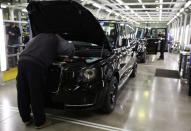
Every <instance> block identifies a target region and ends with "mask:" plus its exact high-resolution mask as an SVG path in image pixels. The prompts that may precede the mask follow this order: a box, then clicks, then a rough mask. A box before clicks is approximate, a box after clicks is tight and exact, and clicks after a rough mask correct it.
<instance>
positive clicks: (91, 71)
mask: <svg viewBox="0 0 191 131" xmlns="http://www.w3.org/2000/svg"><path fill="white" fill-rule="evenodd" d="M80 74H81V75H80V78H79V80H80V81H83V82H89V81H91V80H93V79H95V77H96V68H86V69H83V70H82V71H81V73H80Z"/></svg>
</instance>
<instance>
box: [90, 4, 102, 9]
mask: <svg viewBox="0 0 191 131" xmlns="http://www.w3.org/2000/svg"><path fill="white" fill-rule="evenodd" d="M92 5H93V6H95V7H97V8H101V5H100V4H97V3H93V4H92Z"/></svg>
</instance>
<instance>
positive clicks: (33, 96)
mask: <svg viewBox="0 0 191 131" xmlns="http://www.w3.org/2000/svg"><path fill="white" fill-rule="evenodd" d="M45 72H46V69H44V68H43V67H41V66H40V65H38V64H35V63H34V62H31V61H27V60H21V61H19V64H18V76H17V94H18V96H17V98H18V108H19V113H20V116H21V118H22V120H23V122H27V121H29V120H30V119H31V116H30V113H31V110H32V113H33V116H34V121H35V125H36V126H40V125H42V124H43V123H44V122H45V120H46V118H45V111H44V105H45V104H44V103H45V101H44V100H45V99H44V94H45V79H46V75H45Z"/></svg>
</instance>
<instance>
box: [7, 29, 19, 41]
mask: <svg viewBox="0 0 191 131" xmlns="http://www.w3.org/2000/svg"><path fill="white" fill-rule="evenodd" d="M6 30H7V31H6V32H7V34H8V33H9V32H11V33H14V34H15V35H14V36H12V35H9V34H8V35H9V39H8V44H9V45H13V44H19V36H21V32H20V29H19V27H17V26H15V27H10V26H9V27H7V29H6Z"/></svg>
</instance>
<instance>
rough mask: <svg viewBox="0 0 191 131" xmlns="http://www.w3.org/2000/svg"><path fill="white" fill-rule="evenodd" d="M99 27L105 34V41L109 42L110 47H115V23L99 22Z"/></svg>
mask: <svg viewBox="0 0 191 131" xmlns="http://www.w3.org/2000/svg"><path fill="white" fill-rule="evenodd" d="M100 25H101V27H102V29H103V30H104V32H105V35H106V36H107V39H108V40H109V42H110V44H111V46H112V47H114V46H115V41H116V38H117V36H116V25H115V23H110V22H105V21H100Z"/></svg>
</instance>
